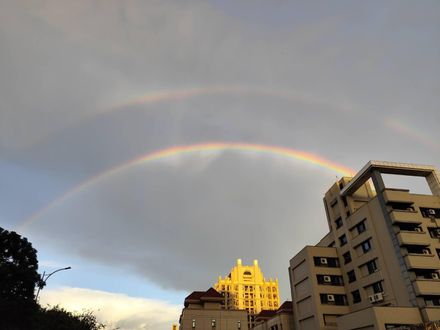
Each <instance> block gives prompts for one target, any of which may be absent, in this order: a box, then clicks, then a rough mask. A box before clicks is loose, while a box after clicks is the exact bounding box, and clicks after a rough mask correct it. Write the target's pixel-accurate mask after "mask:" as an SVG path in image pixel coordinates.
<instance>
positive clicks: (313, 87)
mask: <svg viewBox="0 0 440 330" xmlns="http://www.w3.org/2000/svg"><path fill="white" fill-rule="evenodd" d="M439 40H440V3H439V2H438V1H436V0H433V1H428V0H426V1H423V2H415V1H404V0H399V1H386V2H383V1H364V2H353V1H331V2H329V1H324V0H323V1H262V0H253V1H246V0H243V1H236V0H234V1H232V0H231V1H226V0H217V1H191V0H188V1H168V0H160V1H159V0H157V1H154V0H151V1H140V0H139V1H136V0H128V1H117V0H106V1H103V0H101V1H92V0H88V1H85V0H77V1H60V0H40V1H27V0H26V1H25V0H0V72H1V73H2V74H1V75H0V100H1V102H0V226H1V227H4V228H5V229H8V230H16V231H17V232H18V233H19V234H21V235H23V236H25V237H27V238H28V239H29V240H30V241H31V242H32V244H33V246H34V247H35V248H36V249H37V250H38V258H39V270H40V272H43V271H46V273H47V272H51V271H54V270H56V269H57V268H60V267H66V266H71V267H72V269H71V270H68V271H63V272H59V273H57V274H55V275H54V276H53V277H51V278H50V280H49V281H48V285H47V287H46V288H44V289H43V290H42V292H41V298H40V301H41V303H42V304H50V305H56V304H60V305H62V306H65V307H66V308H68V309H71V310H82V309H84V308H85V309H91V310H94V311H95V312H96V314H97V316H98V318H99V319H100V320H102V321H103V322H106V323H107V324H112V325H114V326H119V327H120V328H121V329H157V330H164V329H170V327H171V324H172V323H176V322H178V318H179V315H180V311H181V308H182V307H183V300H184V298H185V296H187V295H188V293H190V292H191V291H194V290H206V289H208V288H209V287H210V286H212V285H213V284H214V283H215V281H216V280H217V278H218V276H219V275H222V276H225V275H227V274H228V273H229V271H230V269H231V268H232V266H233V265H234V263H235V261H236V259H237V258H242V259H243V262H244V263H245V264H246V263H248V264H250V263H251V262H252V260H253V259H258V260H259V264H260V266H261V268H262V270H263V272H264V274H265V276H266V277H267V278H269V277H273V278H275V277H276V278H278V279H279V283H280V291H281V297H282V299H289V296H290V289H289V284H288V273H287V267H288V265H289V260H290V259H291V258H292V257H293V256H294V255H295V254H296V253H297V252H298V251H299V250H300V249H301V248H302V247H304V245H307V244H309V245H310V244H315V243H317V242H318V241H319V239H320V238H321V237H322V236H323V235H325V234H326V232H327V230H328V227H327V222H326V218H325V211H324V207H323V203H322V198H323V196H324V193H325V192H326V190H327V189H328V188H330V186H331V185H332V184H333V183H334V182H335V181H336V179H337V178H340V177H342V176H343V175H346V174H348V173H350V172H356V171H358V170H359V169H361V168H362V167H363V165H365V164H366V163H367V162H368V161H369V160H372V159H376V160H387V161H397V162H408V163H420V164H429V165H434V166H436V167H437V168H439V167H440V130H439V129H438V127H439V124H440V111H439V104H440V87H439V86H440V62H439V58H440V43H439ZM390 180H391V182H394V181H393V178H391V179H390ZM396 182H397V181H396ZM414 187H415V188H416V189H418V188H419V186H418V184H415V185H414Z"/></svg>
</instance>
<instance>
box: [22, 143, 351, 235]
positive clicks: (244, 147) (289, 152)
mask: <svg viewBox="0 0 440 330" xmlns="http://www.w3.org/2000/svg"><path fill="white" fill-rule="evenodd" d="M228 150H230V151H241V152H245V151H248V152H256V153H263V154H271V155H279V156H284V157H287V158H291V159H295V160H300V161H304V162H307V163H309V164H314V165H317V166H319V167H321V168H325V169H328V170H332V171H335V172H336V173H338V174H342V175H344V176H353V175H354V171H353V170H352V169H350V168H348V167H346V166H343V165H341V164H337V163H335V162H332V161H330V160H328V159H325V158H323V157H321V156H318V155H316V154H313V153H310V152H305V151H300V150H295V149H291V148H286V147H280V146H271V145H264V144H252V143H240V142H237V143H233V142H209V143H199V144H190V145H179V146H173V147H169V148H165V149H161V150H157V151H153V152H150V153H148V154H146V155H143V156H141V157H137V158H135V159H132V160H130V161H128V162H125V163H123V164H120V165H117V166H115V167H113V168H110V169H108V170H106V171H104V172H101V173H99V174H97V175H95V176H93V177H91V178H88V179H87V180H85V181H83V182H81V183H80V184H78V185H77V186H75V187H74V188H72V189H70V190H68V191H66V192H65V193H64V194H63V195H61V196H59V197H57V198H55V199H54V200H53V201H52V202H50V203H49V204H48V205H46V206H45V207H43V208H41V209H39V210H38V211H37V212H35V213H33V214H32V215H31V216H30V217H28V218H27V219H25V220H24V221H23V222H22V223H21V224H20V225H19V226H18V227H17V231H23V230H24V229H25V228H27V227H28V226H30V225H31V224H33V223H34V222H35V221H37V220H38V219H39V218H40V217H41V216H42V215H44V214H45V213H47V212H48V211H49V210H50V209H52V208H53V207H55V206H56V205H59V204H60V203H62V202H63V201H65V200H66V199H67V198H69V197H70V196H72V195H74V194H76V193H78V192H80V191H82V190H84V189H86V188H87V187H89V186H91V185H93V184H95V183H97V182H98V181H100V180H102V179H104V178H107V177H110V176H112V175H115V174H117V173H120V172H122V171H124V170H126V169H128V168H130V167H132V166H135V165H141V164H145V163H148V162H152V161H155V160H159V159H165V158H167V157H172V156H177V155H183V154H189V153H195V152H203V151H228Z"/></svg>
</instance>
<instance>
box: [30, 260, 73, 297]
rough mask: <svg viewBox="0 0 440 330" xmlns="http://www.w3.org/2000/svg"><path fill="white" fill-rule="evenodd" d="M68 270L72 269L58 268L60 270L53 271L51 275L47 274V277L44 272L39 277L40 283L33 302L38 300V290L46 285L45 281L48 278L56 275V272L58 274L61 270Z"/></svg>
mask: <svg viewBox="0 0 440 330" xmlns="http://www.w3.org/2000/svg"><path fill="white" fill-rule="evenodd" d="M68 269H72V267H70V266H69V267H64V268H60V269H57V270H55V271H53V272H52V273H50V274H47V275H46V272H45V271H44V272H43V275H41V281H40V283H39V284H38V290H37V294H36V295H35V301H37V300H38V295H39V294H40V290H41V289H42V288H43V287H44V286H45V285H46V281H47V279H48V278H49V277H51V276H52V275H53V274H55V273H58V272H60V271H62V270H68Z"/></svg>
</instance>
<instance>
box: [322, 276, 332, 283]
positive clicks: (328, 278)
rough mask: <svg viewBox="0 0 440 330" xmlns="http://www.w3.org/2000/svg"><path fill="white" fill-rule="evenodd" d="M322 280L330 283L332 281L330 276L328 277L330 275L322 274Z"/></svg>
mask: <svg viewBox="0 0 440 330" xmlns="http://www.w3.org/2000/svg"><path fill="white" fill-rule="evenodd" d="M323 279H324V282H326V283H331V282H332V278H331V277H330V276H328V275H324V278H323Z"/></svg>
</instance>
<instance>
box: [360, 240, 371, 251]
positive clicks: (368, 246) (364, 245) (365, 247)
mask: <svg viewBox="0 0 440 330" xmlns="http://www.w3.org/2000/svg"><path fill="white" fill-rule="evenodd" d="M361 246H362V252H364V253H367V252H368V251H370V250H371V243H370V240H369V239H368V240H366V241H363V242H362V243H361Z"/></svg>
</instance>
